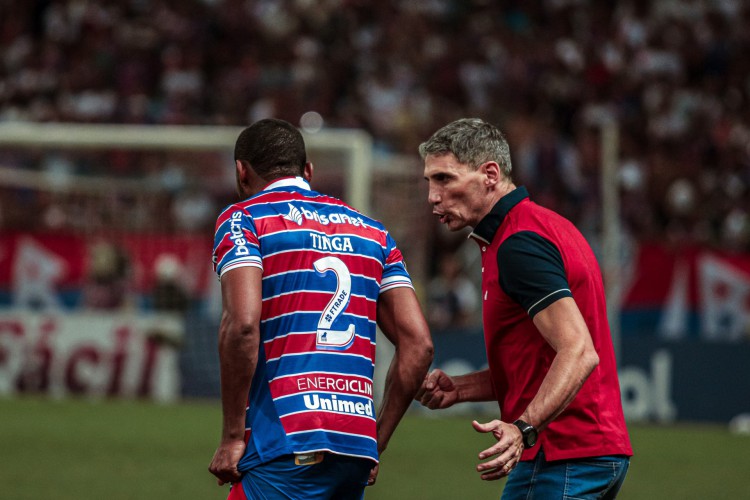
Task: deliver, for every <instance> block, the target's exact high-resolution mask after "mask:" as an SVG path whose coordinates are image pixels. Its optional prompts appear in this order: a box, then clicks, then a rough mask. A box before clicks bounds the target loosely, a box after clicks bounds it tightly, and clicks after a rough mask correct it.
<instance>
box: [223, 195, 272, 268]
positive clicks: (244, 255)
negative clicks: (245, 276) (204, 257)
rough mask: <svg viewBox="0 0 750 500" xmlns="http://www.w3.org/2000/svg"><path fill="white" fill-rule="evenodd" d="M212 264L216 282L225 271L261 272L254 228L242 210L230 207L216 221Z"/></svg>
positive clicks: (245, 212)
mask: <svg viewBox="0 0 750 500" xmlns="http://www.w3.org/2000/svg"><path fill="white" fill-rule="evenodd" d="M213 263H214V271H215V272H216V274H217V275H218V276H219V279H221V277H222V275H223V274H224V273H226V272H227V271H230V270H232V269H235V268H238V267H245V266H252V267H258V268H260V269H263V260H262V257H261V253H260V243H259V240H258V234H257V231H256V228H255V224H254V223H253V220H252V217H251V216H250V214H249V213H247V211H245V210H243V209H242V208H241V207H237V206H230V207H229V208H227V209H226V210H224V212H222V213H221V215H219V218H218V219H217V220H216V232H215V233H214V251H213Z"/></svg>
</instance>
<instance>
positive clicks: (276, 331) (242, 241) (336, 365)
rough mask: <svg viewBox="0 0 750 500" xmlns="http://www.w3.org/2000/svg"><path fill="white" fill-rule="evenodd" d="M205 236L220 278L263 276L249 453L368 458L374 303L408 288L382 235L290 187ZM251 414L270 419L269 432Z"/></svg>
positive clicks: (378, 228) (285, 184)
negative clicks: (246, 268)
mask: <svg viewBox="0 0 750 500" xmlns="http://www.w3.org/2000/svg"><path fill="white" fill-rule="evenodd" d="M235 221H236V222H235ZM233 223H234V224H235V225H236V226H237V227H238V228H239V229H237V230H233V229H232V224H233ZM217 228H218V229H217V236H216V248H217V250H216V251H215V255H216V259H217V271H218V272H219V273H220V275H221V274H223V273H224V272H226V271H225V269H227V268H229V269H231V268H232V266H237V265H256V266H257V267H261V268H262V269H263V281H262V287H263V307H262V313H261V337H262V345H261V351H260V356H259V358H260V360H259V368H258V369H257V370H256V375H255V378H254V380H253V384H252V389H251V394H250V404H249V410H248V417H249V422H248V423H249V424H250V425H251V426H252V427H253V433H252V434H253V436H254V437H256V438H257V439H260V440H261V441H263V443H262V442H256V443H255V444H256V448H257V451H258V453H259V454H260V455H262V454H263V453H264V450H263V448H269V447H271V448H273V447H282V448H283V449H284V450H287V452H292V451H294V452H299V451H309V450H310V449H329V450H331V451H336V452H340V453H345V454H352V455H359V456H367V457H369V458H373V459H376V458H377V453H376V451H375V447H374V445H375V415H374V410H373V402H372V375H373V368H374V362H375V325H376V323H375V320H376V318H375V313H376V309H377V299H378V295H379V294H380V293H381V292H382V291H384V290H387V289H388V288H390V287H395V286H405V285H406V286H410V280H409V277H408V274H407V273H406V270H405V268H404V265H403V262H402V257H401V254H400V252H399V251H398V249H396V247H395V243H394V242H393V240H392V239H391V238H390V236H389V235H388V233H387V231H386V230H385V229H384V227H383V226H382V224H380V223H379V222H377V221H375V220H373V219H370V218H369V217H366V216H364V215H362V214H360V213H358V212H357V211H355V210H353V209H352V208H350V207H348V206H347V205H346V204H345V203H343V202H342V201H340V200H338V199H335V198H332V197H329V196H326V195H322V194H320V193H317V192H315V191H311V190H310V188H309V186H308V185H307V184H306V183H305V182H304V181H302V180H301V179H300V178H297V179H282V180H281V181H277V182H274V183H273V184H271V186H270V187H269V188H267V189H266V190H264V191H262V192H260V193H258V194H257V195H255V196H253V197H252V198H250V199H248V200H245V201H244V202H241V203H237V204H235V205H232V206H230V207H229V208H228V209H227V210H225V211H224V212H223V214H222V215H221V216H220V218H219V221H218V223H217ZM233 235H235V236H236V237H235V239H234V240H232V237H233ZM238 253H240V254H245V255H238ZM264 412H265V413H264ZM259 413H264V414H265V415H266V416H267V415H268V414H269V413H270V414H272V415H277V416H278V423H279V424H280V426H279V425H274V422H273V421H272V422H270V424H269V422H268V421H267V420H268V419H267V418H265V419H259V418H257V416H258V415H259ZM259 426H260V427H261V428H262V433H263V436H262V437H259V436H258V434H259V432H258V431H259V430H261V429H259ZM282 429H283V432H284V433H285V436H284V435H282V434H281V431H282ZM250 448H252V447H251V445H250V443H249V446H248V449H250Z"/></svg>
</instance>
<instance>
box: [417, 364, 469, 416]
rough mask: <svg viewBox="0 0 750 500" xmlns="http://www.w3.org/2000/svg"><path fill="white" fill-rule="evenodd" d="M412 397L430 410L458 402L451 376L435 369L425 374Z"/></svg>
mask: <svg viewBox="0 0 750 500" xmlns="http://www.w3.org/2000/svg"><path fill="white" fill-rule="evenodd" d="M414 399H416V400H417V401H419V402H420V403H422V405H423V406H426V407H427V408H429V409H431V410H440V409H443V408H449V407H451V406H453V405H454V404H455V403H456V402H458V390H457V389H456V385H455V384H454V383H453V379H452V378H451V377H449V376H448V375H446V374H445V372H444V371H443V370H440V369H435V370H432V371H431V372H430V373H428V374H427V375H426V376H425V378H424V381H423V382H422V387H420V388H419V390H418V391H417V395H416V396H414Z"/></svg>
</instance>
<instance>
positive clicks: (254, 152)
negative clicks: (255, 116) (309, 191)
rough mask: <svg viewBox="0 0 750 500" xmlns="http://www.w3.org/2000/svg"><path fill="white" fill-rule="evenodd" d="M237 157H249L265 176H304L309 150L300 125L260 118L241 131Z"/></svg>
mask: <svg viewBox="0 0 750 500" xmlns="http://www.w3.org/2000/svg"><path fill="white" fill-rule="evenodd" d="M234 159H235V160H243V161H247V162H248V163H249V164H250V166H251V167H252V168H253V170H255V172H256V173H257V174H258V175H259V176H260V177H262V178H263V179H265V180H269V181H270V180H272V179H275V178H277V177H285V176H291V175H295V176H301V175H302V174H303V172H304V170H305V163H306V162H307V153H306V151H305V141H304V139H303V138H302V134H301V133H300V131H299V130H297V128H296V127H295V126H294V125H292V124H291V123H289V122H286V121H284V120H278V119H275V118H266V119H263V120H259V121H257V122H255V123H253V124H252V125H250V126H249V127H247V128H246V129H245V130H243V131H242V133H240V135H239V137H237V142H236V144H235V145H234Z"/></svg>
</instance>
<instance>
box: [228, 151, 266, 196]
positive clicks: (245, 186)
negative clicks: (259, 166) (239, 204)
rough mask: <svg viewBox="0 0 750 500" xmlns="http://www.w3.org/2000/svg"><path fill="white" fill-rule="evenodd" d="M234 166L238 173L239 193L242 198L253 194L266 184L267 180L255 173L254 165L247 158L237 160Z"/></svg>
mask: <svg viewBox="0 0 750 500" xmlns="http://www.w3.org/2000/svg"><path fill="white" fill-rule="evenodd" d="M234 168H235V171H236V173H237V193H238V194H239V195H240V197H241V198H246V197H248V196H252V195H254V194H255V193H257V192H258V191H260V190H261V189H263V186H265V185H266V182H265V181H264V180H263V179H262V178H261V177H260V176H259V175H258V174H256V173H255V170H253V167H252V165H250V163H248V162H247V161H245V160H235V161H234Z"/></svg>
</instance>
